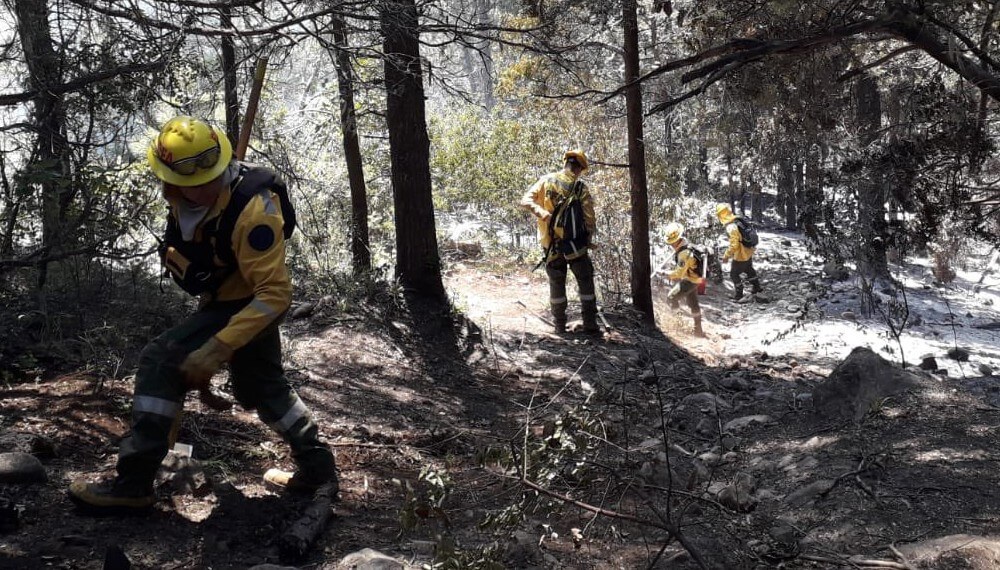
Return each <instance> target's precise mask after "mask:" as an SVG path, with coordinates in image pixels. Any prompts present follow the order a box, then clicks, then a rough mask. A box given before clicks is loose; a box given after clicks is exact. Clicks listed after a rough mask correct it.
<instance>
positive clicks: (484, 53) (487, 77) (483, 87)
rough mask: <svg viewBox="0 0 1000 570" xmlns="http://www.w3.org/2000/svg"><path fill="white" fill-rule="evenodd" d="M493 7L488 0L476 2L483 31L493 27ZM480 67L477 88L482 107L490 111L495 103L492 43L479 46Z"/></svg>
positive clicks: (482, 43)
mask: <svg viewBox="0 0 1000 570" xmlns="http://www.w3.org/2000/svg"><path fill="white" fill-rule="evenodd" d="M492 9H493V5H492V3H491V2H490V0H478V1H477V2H476V11H477V12H478V13H479V23H480V24H481V25H482V26H483V29H489V28H490V27H491V26H494V25H495V24H494V22H493V18H492V17H491V15H490V12H491V10H492ZM479 53H480V56H481V57H482V66H481V67H480V68H479V87H480V93H481V94H482V97H483V106H484V107H486V108H487V109H489V110H492V109H493V107H494V106H495V105H496V103H497V98H496V92H495V91H494V90H493V42H488V41H484V42H481V43H480V44H479Z"/></svg>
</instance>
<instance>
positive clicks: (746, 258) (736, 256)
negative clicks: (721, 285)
mask: <svg viewBox="0 0 1000 570" xmlns="http://www.w3.org/2000/svg"><path fill="white" fill-rule="evenodd" d="M715 214H716V215H717V216H718V217H719V221H720V222H722V225H723V226H725V228H726V235H727V236H728V237H729V247H728V248H726V251H725V252H724V253H723V254H722V262H723V263H725V262H726V261H729V260H730V259H732V260H733V263H732V266H731V267H730V269H729V277H730V278H731V279H732V280H733V286H734V287H735V289H736V290H735V291H734V293H733V300H734V301H739V300H740V299H742V298H743V286H744V284H745V283H749V284H750V288H751V289H750V291H751V293H754V294H756V293H760V292H761V291H763V288H762V287H761V286H760V278H759V277H758V276H757V270H756V269H754V268H753V254H754V251H755V248H753V247H749V246H747V245H744V243H743V237H744V236H743V234H742V233H740V228H739V225H738V224H737V223H736V218H737V216H736V214H734V213H733V210H732V208H730V207H729V204H725V203H720V204H716V206H715Z"/></svg>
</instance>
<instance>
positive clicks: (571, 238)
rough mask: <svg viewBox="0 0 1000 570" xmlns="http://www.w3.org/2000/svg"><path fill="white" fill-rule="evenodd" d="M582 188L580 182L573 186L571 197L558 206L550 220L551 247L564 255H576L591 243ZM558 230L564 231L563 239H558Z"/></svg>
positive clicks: (562, 232)
mask: <svg viewBox="0 0 1000 570" xmlns="http://www.w3.org/2000/svg"><path fill="white" fill-rule="evenodd" d="M582 186H583V185H582V183H581V182H579V181H578V182H576V183H574V184H573V189H572V190H571V191H570V193H569V196H567V197H566V199H565V200H563V201H562V203H560V204H559V205H557V206H556V209H555V213H554V214H553V215H552V217H551V218H550V220H549V238H550V240H551V246H550V247H554V248H555V250H556V251H558V252H559V253H562V254H564V255H570V254H573V253H576V252H578V251H580V250H581V249H583V248H585V247H587V244H588V243H589V242H590V232H589V231H587V223H586V220H585V219H584V217H583V201H582V200H581V194H582V192H583V189H582ZM556 229H560V230H562V231H561V232H560V233H561V234H562V237H561V238H557V237H556Z"/></svg>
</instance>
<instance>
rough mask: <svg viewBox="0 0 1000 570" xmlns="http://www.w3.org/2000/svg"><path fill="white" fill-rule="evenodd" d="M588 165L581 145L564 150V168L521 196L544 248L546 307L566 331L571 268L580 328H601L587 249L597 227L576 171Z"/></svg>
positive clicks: (559, 329) (587, 192)
mask: <svg viewBox="0 0 1000 570" xmlns="http://www.w3.org/2000/svg"><path fill="white" fill-rule="evenodd" d="M586 170H587V156H586V155H585V154H584V153H583V151H582V150H570V151H567V152H566V154H565V155H563V169H562V170H560V171H558V172H553V173H551V174H546V175H545V176H542V177H541V178H540V179H538V181H537V182H535V184H534V185H532V186H531V188H530V189H528V192H527V193H526V194H525V195H524V197H523V198H522V199H521V208H523V209H524V210H527V211H528V212H531V213H532V214H534V215H535V216H536V217H537V218H538V236H539V240H540V241H541V244H542V248H543V249H544V250H545V254H544V257H543V259H542V261H543V262H544V263H545V273H546V274H547V275H548V277H549V307H550V308H551V310H552V319H553V320H554V321H555V331H556V332H557V333H562V332H565V331H566V308H567V306H568V304H569V301H568V299H567V297H566V275H567V270H569V271H572V272H573V276H574V277H575V278H576V286H577V289H578V290H579V294H580V305H581V313H582V317H583V331H584V332H586V333H589V334H593V333H598V332H600V328H599V327H598V326H597V296H596V295H595V293H594V264H593V262H592V261H591V260H590V255H588V249H589V248H590V247H591V240H592V238H593V237H594V234H596V233H597V225H596V220H597V218H596V216H595V215H594V200H593V197H592V196H591V194H590V190H589V189H588V188H587V185H586V184H584V183H583V181H582V180H580V176H581V175H582V174H583V172H584V171H586Z"/></svg>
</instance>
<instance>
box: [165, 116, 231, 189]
mask: <svg viewBox="0 0 1000 570" xmlns="http://www.w3.org/2000/svg"><path fill="white" fill-rule="evenodd" d="M232 159H233V146H232V145H231V144H230V143H229V139H228V138H226V133H224V132H222V131H221V130H219V129H217V128H215V127H211V126H209V125H208V124H207V123H205V122H204V121H200V120H198V119H195V118H192V117H185V116H180V117H174V118H173V119H170V120H169V121H167V123H166V124H165V125H163V128H162V129H160V133H159V134H158V135H156V138H155V139H154V140H153V142H152V144H150V145H149V150H148V151H147V152H146V160H148V161H149V168H150V169H151V170H152V171H153V174H155V175H156V177H157V178H159V179H160V180H162V181H164V182H167V183H169V184H173V185H175V186H200V185H202V184H204V183H206V182H209V181H211V180H214V179H215V178H217V177H218V176H219V175H221V174H222V173H223V172H225V170H226V168H227V167H228V166H229V161H230V160H232Z"/></svg>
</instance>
